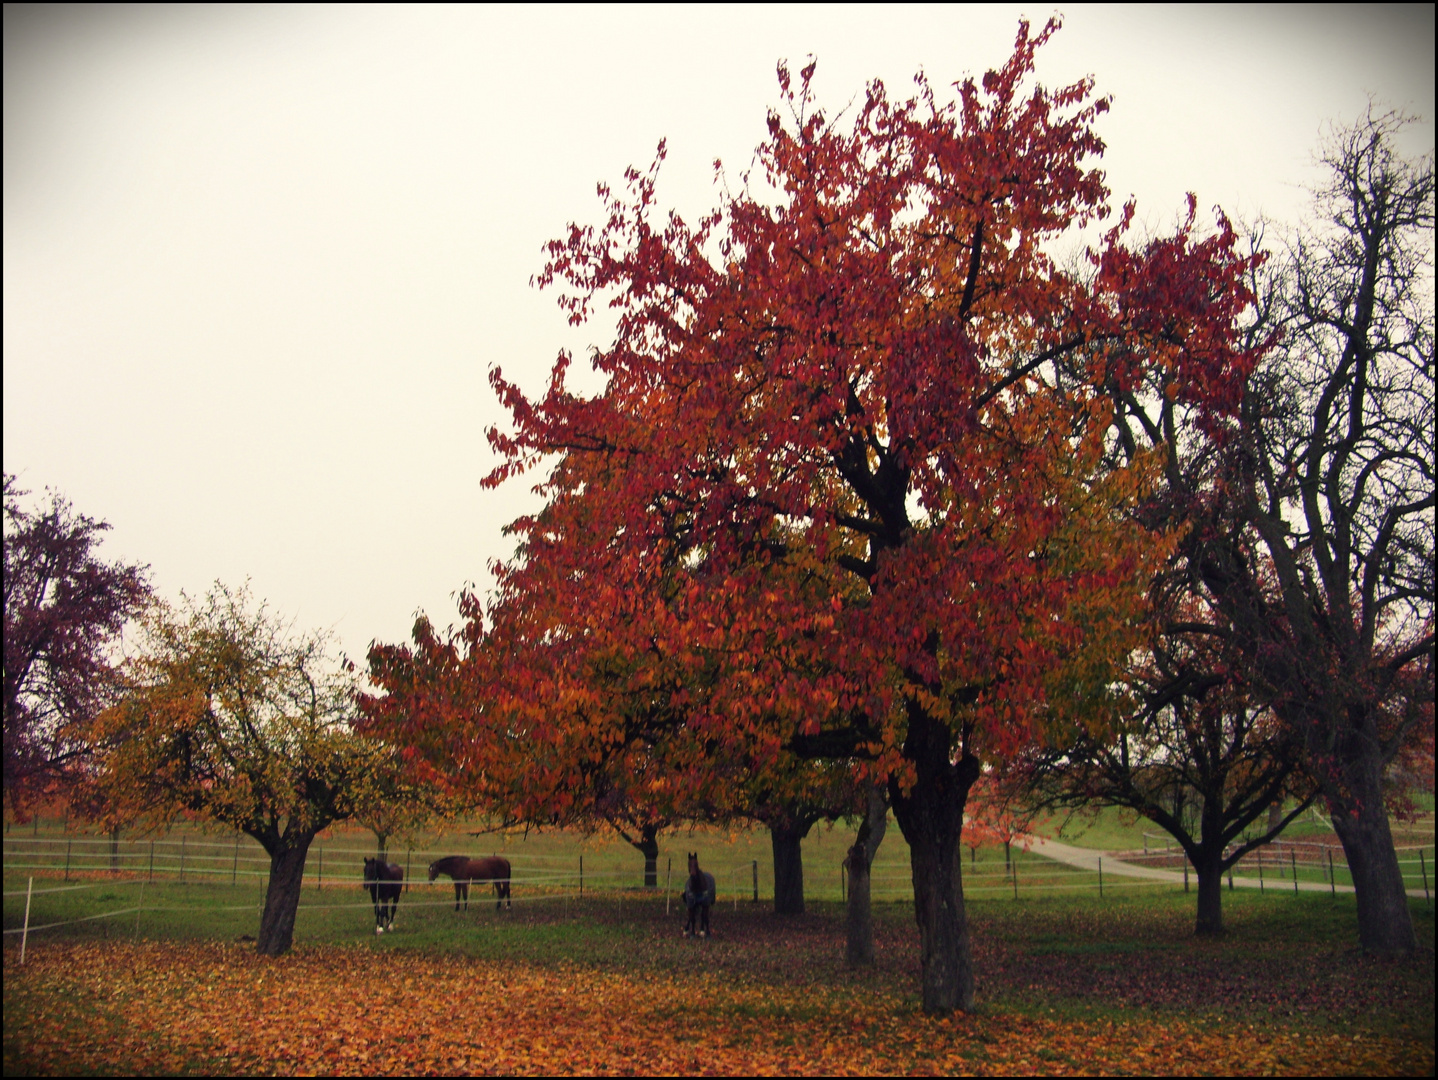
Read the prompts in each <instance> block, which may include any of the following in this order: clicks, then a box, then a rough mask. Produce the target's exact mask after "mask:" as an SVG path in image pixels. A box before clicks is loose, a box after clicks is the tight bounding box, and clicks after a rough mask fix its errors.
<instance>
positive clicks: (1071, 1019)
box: [4, 830, 1434, 1075]
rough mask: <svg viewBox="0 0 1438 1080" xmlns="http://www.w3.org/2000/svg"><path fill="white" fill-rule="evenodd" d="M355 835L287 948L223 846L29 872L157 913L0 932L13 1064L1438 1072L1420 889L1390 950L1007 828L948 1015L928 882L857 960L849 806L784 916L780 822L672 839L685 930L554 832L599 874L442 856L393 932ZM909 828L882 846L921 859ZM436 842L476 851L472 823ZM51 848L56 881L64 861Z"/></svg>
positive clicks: (1310, 909) (181, 1069)
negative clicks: (489, 884)
mask: <svg viewBox="0 0 1438 1080" xmlns="http://www.w3.org/2000/svg"><path fill="white" fill-rule="evenodd" d="M347 839H353V838H346V837H344V836H331V837H329V838H328V839H327V841H326V842H327V844H328V845H329V846H330V847H329V850H330V852H331V853H330V854H328V855H327V859H328V860H329V862H330V863H332V864H333V866H334V869H335V870H336V872H337V873H336V879H335V880H333V881H331V879H330V877H329V870H328V869H327V870H326V877H325V880H324V882H323V883H322V884H323V887H322V888H319V887H315V888H313V890H312V891H310V890H309V889H307V891H306V894H305V900H304V903H303V906H302V908H301V912H300V917H299V921H298V924H297V928H296V948H295V949H294V951H293V952H292V953H291V954H290V955H288V956H286V957H282V958H279V959H276V960H268V959H263V958H260V957H257V956H256V955H255V954H254V951H253V945H252V944H251V943H249V942H247V941H245V940H243V939H244V938H245V936H246V935H253V934H254V933H255V931H256V929H257V926H258V907H259V901H260V889H261V879H257V878H254V879H249V880H246V879H244V878H243V877H241V876H240V874H239V870H240V866H238V865H236V864H234V854H233V852H231V854H230V858H231V860H232V864H231V870H232V874H233V876H234V878H235V882H234V884H231V882H230V875H226V874H225V873H223V872H221V871H222V870H223V867H220V866H218V865H217V866H216V867H215V868H214V870H215V872H214V873H211V874H209V875H202V874H198V873H195V872H194V870H195V868H194V867H192V868H191V871H189V872H187V873H188V874H190V875H192V876H187V880H186V882H185V883H184V884H181V883H180V882H179V880H178V877H177V875H171V874H166V873H157V874H156V878H155V880H153V881H150V880H146V881H145V883H144V884H143V886H142V885H140V884H139V883H138V882H136V883H134V884H121V883H120V882H119V881H117V880H115V879H114V878H113V877H112V875H110V873H109V872H108V870H105V869H101V870H93V869H90V870H84V869H79V868H77V867H76V866H75V862H76V860H75V859H74V850H73V848H72V852H71V855H72V859H71V862H72V870H71V881H70V882H69V883H68V884H69V885H72V886H77V885H78V886H86V887H84V888H73V889H70V890H69V891H64V892H46V893H41V894H37V895H35V896H33V897H32V911H31V922H32V925H33V924H42V923H44V922H45V921H55V922H65V921H69V920H73V919H78V918H82V917H84V916H86V915H88V914H95V913H99V912H103V911H106V910H123V909H126V908H129V907H133V906H136V905H137V901H138V900H139V897H138V895H137V892H138V890H139V889H141V888H143V889H144V890H145V897H144V900H143V909H144V910H143V911H141V912H140V913H139V918H138V920H137V919H136V916H135V914H134V913H129V914H125V915H120V916H117V917H114V918H106V919H93V920H90V921H85V922H70V924H69V925H67V926H63V927H59V928H56V929H53V930H49V931H41V932H38V933H37V934H35V935H34V936H32V937H31V938H30V939H29V943H28V946H27V953H28V955H27V958H26V963H25V965H24V967H23V968H22V967H21V966H20V965H19V962H18V959H19V957H18V952H19V950H18V947H17V946H18V942H17V941H16V940H15V935H9V934H7V935H6V939H5V960H4V963H5V984H4V1033H5V1034H4V1070H5V1073H6V1074H7V1075H13V1074H22V1073H24V1074H33V1073H39V1074H88V1073H92V1072H93V1073H99V1074H112V1075H113V1074H135V1073H139V1074H159V1073H179V1074H216V1073H232V1072H234V1073H243V1074H271V1073H296V1072H297V1073H304V1072H357V1071H369V1072H418V1073H430V1074H452V1073H456V1072H484V1073H488V1072H511V1073H547V1072H562V1073H573V1072H604V1073H619V1074H624V1073H634V1072H661V1071H662V1072H684V1073H699V1072H716V1073H745V1074H747V1073H751V1072H753V1073H761V1074H762V1073H820V1072H840V1073H909V1072H924V1073H973V1074H993V1075H1000V1074H1003V1075H1012V1074H1052V1073H1115V1072H1140V1073H1173V1072H1183V1073H1190V1074H1225V1073H1227V1074H1233V1073H1260V1074H1261V1073H1275V1074H1291V1075H1307V1074H1311V1073H1321V1074H1369V1075H1373V1074H1390V1073H1400V1074H1431V1073H1432V1072H1433V1069H1434V1019H1433V1015H1434V1010H1433V990H1434V967H1433V915H1432V913H1431V910H1430V909H1429V908H1428V907H1427V906H1426V905H1425V904H1424V902H1423V901H1422V900H1421V899H1419V900H1416V901H1414V903H1413V912H1414V918H1415V922H1416V924H1417V928H1418V933H1419V935H1420V940H1421V942H1422V944H1423V947H1424V951H1423V952H1422V955H1421V957H1420V959H1419V960H1417V961H1413V962H1405V963H1387V962H1382V961H1376V960H1370V959H1368V958H1365V957H1363V956H1362V955H1361V954H1359V953H1358V952H1357V950H1356V948H1355V947H1354V943H1355V939H1356V932H1355V915H1354V907H1353V899H1352V897H1351V896H1344V895H1342V894H1340V895H1339V896H1337V897H1332V896H1329V895H1326V894H1323V893H1303V894H1301V895H1297V896H1295V895H1294V894H1293V893H1291V892H1284V891H1279V890H1270V891H1268V892H1265V893H1262V894H1260V893H1257V892H1254V891H1244V890H1238V891H1235V892H1232V893H1229V892H1225V896H1224V906H1225V919H1226V922H1227V926H1228V932H1227V933H1226V934H1225V935H1224V936H1223V937H1221V938H1219V939H1216V940H1203V941H1200V940H1196V939H1195V938H1193V936H1192V924H1193V917H1194V900H1195V897H1194V896H1193V895H1191V894H1190V895H1188V896H1185V894H1184V893H1183V892H1182V889H1181V887H1180V888H1177V889H1175V888H1171V887H1157V888H1155V887H1143V888H1138V887H1135V888H1126V889H1125V888H1117V887H1114V888H1110V887H1109V884H1110V883H1108V882H1106V888H1105V894H1104V896H1103V897H1102V898H1100V897H1099V895H1098V893H1097V890H1096V889H1094V888H1088V887H1087V886H1086V885H1084V886H1083V887H1080V888H1072V889H1066V890H1060V889H1059V888H1058V887H1057V884H1055V883H1062V882H1065V881H1071V880H1075V879H1072V878H1068V877H1065V876H1064V875H1066V874H1072V873H1073V872H1071V871H1068V870H1067V869H1066V868H1062V867H1057V866H1055V865H1050V866H1048V867H1045V866H1044V865H1043V864H1044V863H1045V860H1042V859H1039V858H1038V857H1037V856H1035V855H1032V854H1023V855H1019V856H1016V859H1017V862H1018V866H1019V871H1018V899H1014V897H1013V891H1012V879H1011V878H1007V877H1003V876H1002V875H1003V851H1002V849H1001V848H1000V849H997V850H993V849H980V850H979V851H978V852H977V853H976V855H975V856H974V861H973V862H972V863H971V862H970V861H969V858H970V853H968V852H966V859H965V870H966V872H970V871H971V872H972V873H971V876H970V877H968V878H966V880H971V881H972V882H973V885H974V889H973V891H972V901H971V904H970V908H969V910H970V915H971V920H972V926H973V934H974V957H975V964H976V971H977V979H978V986H979V1007H978V1009H977V1010H976V1012H975V1013H973V1014H971V1015H968V1016H960V1017H953V1018H948V1019H943V1020H935V1019H931V1018H928V1017H925V1016H923V1015H922V1014H921V1013H920V1012H919V1011H918V996H917V991H918V971H919V959H918V947H917V934H916V931H915V929H914V924H913V915H912V908H911V907H910V906H909V904H907V903H905V902H903V901H902V900H893V901H881V902H879V903H877V904H876V946H877V953H878V963H877V965H876V966H875V968H874V969H872V970H868V971H860V972H853V971H849V970H847V969H846V968H845V967H844V964H843V959H842V958H843V935H844V929H843V910H842V906H841V904H840V903H839V900H838V895H837V894H838V884H839V883H838V880H837V874H836V873H833V874H831V873H829V871H828V868H827V865H826V863H827V860H826V859H821V858H818V857H816V855H817V853H818V852H820V851H822V852H823V853H824V854H825V855H827V854H828V853H829V851H830V849H831V848H832V850H833V853H834V854H835V855H837V854H838V853H840V852H841V851H842V844H843V842H844V839H845V837H844V835H843V833H842V832H841V831H839V830H835V832H834V833H832V834H829V835H827V836H825V837H823V838H821V839H818V841H817V843H815V845H814V847H813V848H812V849H811V847H810V846H809V845H806V849H805V866H806V879H807V880H806V884H807V885H808V886H809V888H808V894H809V897H810V898H811V899H810V905H809V906H810V910H809V912H808V913H807V914H805V915H804V916H800V917H790V918H778V917H776V916H774V915H773V914H772V913H771V912H770V911H769V905H768V904H767V903H766V901H767V900H768V899H769V895H770V894H769V892H768V891H767V890H766V889H765V888H764V884H765V881H766V878H765V877H764V876H761V879H760V885H761V889H760V894H761V900H760V902H759V903H757V904H756V903H755V902H754V901H753V899H752V891H753V889H752V866H753V863H755V862H758V864H759V866H760V868H761V871H767V869H768V867H767V865H766V864H767V861H768V859H767V856H768V851H767V848H768V844H767V838H766V836H765V835H764V834H762V833H758V834H747V835H746V834H736V835H732V836H731V835H727V834H725V835H721V834H702V833H697V832H696V833H695V834H688V833H681V834H678V835H676V837H675V838H674V839H675V843H674V844H673V845H672V847H673V849H674V854H675V855H677V856H682V854H683V852H684V850H685V849H686V848H687V849H688V850H694V849H695V848H696V847H698V848H699V849H700V851H701V857H702V858H704V859H705V860H706V862H707V863H709V864H712V865H714V866H715V867H716V868H717V869H718V870H719V871H720V872H721V873H722V876H721V902H720V904H719V907H718V908H717V910H716V911H715V913H714V929H715V935H714V937H713V938H712V939H710V940H708V941H693V940H685V939H683V938H681V937H680V934H679V928H680V925H681V923H682V915H681V914H680V912H679V910H677V908H678V905H677V903H675V904H673V905H672V906H671V910H670V912H669V913H668V914H667V915H666V913H665V909H664V891H663V889H662V887H661V889H660V890H659V891H658V893H654V892H647V891H646V890H643V889H641V888H637V887H633V886H636V885H637V884H638V870H639V859H638V856H637V855H636V854H634V853H633V851H632V849H628V848H625V847H623V846H622V844H621V845H606V844H603V843H600V842H597V841H595V840H593V839H591V840H589V841H588V842H581V840H580V839H579V838H575V837H565V836H563V835H548V836H540V835H535V834H531V836H530V838H529V839H528V840H517V841H516V840H515V839H514V838H508V839H507V840H506V842H505V843H503V844H498V845H497V846H498V847H499V849H500V850H504V851H515V852H517V853H522V854H528V855H529V856H531V859H530V860H529V865H531V866H535V867H538V866H543V865H546V863H545V860H553V861H554V862H555V863H556V864H557V863H567V862H569V861H571V859H572V861H574V863H575V867H574V869H575V871H576V872H577V852H578V849H580V848H582V849H583V853H584V855H585V869H586V875H587V881H586V887H585V895H584V897H583V898H582V899H580V898H579V896H578V891H577V889H576V888H574V887H573V886H574V885H575V884H576V882H574V881H558V880H554V879H552V880H551V882H550V883H549V884H547V885H546V884H545V883H543V882H542V881H540V880H539V877H538V876H537V875H536V876H535V877H534V878H532V879H531V882H530V883H529V884H528V885H517V886H516V891H515V896H516V903H515V907H514V910H513V911H511V912H504V913H496V912H495V911H494V910H493V901H492V897H491V898H489V900H488V902H486V900H485V898H484V897H483V896H482V895H480V894H478V893H477V894H475V895H472V897H471V905H470V910H469V911H468V912H467V913H464V912H461V913H458V914H456V913H455V912H454V911H453V910H451V909H452V903H453V900H452V893H450V892H449V887H448V883H447V882H443V881H442V882H441V883H440V887H439V888H437V889H433V890H432V889H431V888H429V887H427V886H423V887H417V888H414V889H412V890H411V891H410V892H409V893H408V894H406V896H405V897H404V898H403V899H402V900H401V903H400V909H399V917H398V920H397V924H396V925H397V931H396V932H395V933H393V934H387V935H384V936H383V937H378V938H377V937H376V936H375V935H374V932H373V917H372V915H371V914H370V911H369V907H368V898H367V897H366V896H364V894H363V893H362V891H361V890H360V888H359V885H358V872H357V870H355V871H353V872H348V871H347V872H346V873H345V874H344V875H342V876H341V875H340V874H338V871H339V870H340V869H341V868H342V867H347V866H348V863H349V862H350V861H354V862H357V855H355V857H354V858H352V857H351V852H350V851H349V850H348V849H349V846H350V845H349V844H347V843H346V840H347ZM897 839H899V841H900V842H898V843H893V844H890V841H889V840H887V839H886V841H885V849H887V854H888V857H889V859H890V860H892V861H894V862H897V863H899V864H900V865H902V863H901V862H900V860H902V859H903V857H904V856H905V855H906V854H907V852H906V850H905V849H904V847H903V844H902V842H901V838H897ZM200 842H201V841H199V840H198V839H196V840H193V841H191V843H194V844H198V843H200ZM440 845H441V846H440V848H439V850H446V849H448V848H453V849H455V850H466V846H465V845H463V844H460V843H459V841H457V840H456V839H455V838H454V837H453V836H451V837H449V838H445V839H443V840H440ZM456 845H458V846H456ZM474 845H481V846H486V847H487V846H488V845H483V844H482V841H481V840H479V839H478V838H476V839H474V840H473V841H472V842H471V844H470V845H469V846H470V847H471V848H472V850H473V853H474V854H483V853H487V850H485V851H481V850H480V847H479V846H474ZM819 845H822V847H820V846H819ZM14 850H15V848H13V847H12V846H11V845H10V844H8V843H7V860H6V861H7V868H6V874H5V891H6V893H7V898H6V901H5V926H6V929H10V928H12V927H14V926H16V925H18V924H17V922H16V918H17V916H18V914H19V913H18V912H17V898H16V897H15V896H14V895H13V894H14V893H15V892H16V891H19V892H20V893H21V894H22V895H21V896H20V897H19V901H20V903H21V904H23V890H24V887H25V878H26V877H28V876H31V875H32V874H33V873H34V870H33V869H26V870H12V869H11V868H10V865H9V864H10V863H11V861H12V859H11V855H10V854H9V852H12V851H14ZM360 850H362V849H361V848H358V847H356V848H355V849H354V851H355V852H358V851H360ZM881 850H884V849H881ZM342 851H344V854H341V852H342ZM811 852H812V853H811ZM611 858H612V860H613V863H612V873H614V874H615V875H617V876H616V877H613V878H610V877H608V876H606V875H607V874H609V873H610V872H611V862H610V860H611ZM666 858H667V856H666V855H664V854H661V858H660V864H659V865H660V876H661V886H662V882H663V875H664V871H665V868H666ZM14 861H16V862H19V861H20V859H18V858H16V859H15V860H14ZM412 861H413V862H414V863H415V864H416V865H419V864H420V858H419V853H416V854H415V855H414V856H412ZM514 861H515V865H516V876H517V877H521V878H522V877H523V875H522V873H521V868H522V866H523V865H524V860H520V859H519V858H517V857H516V858H515V860H514ZM834 861H835V862H837V859H835V860H834ZM675 862H676V864H677V863H678V862H679V858H676V859H675ZM746 862H747V863H748V864H749V869H750V873H749V875H748V876H749V880H748V881H744V880H743V877H744V875H743V874H742V873H741V871H742V870H743V869H745V864H746ZM882 865H883V864H882V862H881V866H882ZM986 873H992V874H995V875H998V876H997V877H996V879H988V878H985V877H984V876H983V875H984V874H986ZM44 874H45V876H44V877H37V878H36V885H35V887H36V888H37V889H39V888H41V887H42V886H43V887H47V888H54V887H57V886H60V887H63V886H64V885H66V884H67V883H66V882H65V881H64V879H63V872H56V870H54V869H52V870H48V871H44ZM725 876H727V878H728V879H729V880H730V882H731V887H730V888H729V889H728V890H727V891H725V889H724V886H723V881H724V878H725ZM411 877H412V878H414V877H419V878H422V877H423V875H422V874H421V873H418V871H414V872H412V874H411ZM826 878H830V879H832V880H831V881H826ZM735 879H737V880H738V884H740V885H746V886H748V888H747V889H745V888H739V887H735V885H734V882H735ZM197 882H198V883H197ZM995 882H997V884H995ZM1045 883H1048V885H1049V886H1050V887H1048V888H1045ZM314 884H315V885H316V886H318V885H320V884H321V883H320V882H319V881H318V880H316V881H315V883H314ZM1113 884H1114V885H1117V883H1113ZM90 886H94V887H90ZM620 886H628V887H620ZM999 886H1002V887H999ZM678 888H679V886H678V883H677V882H672V883H671V890H670V891H671V895H672V894H673V893H677V891H678ZM831 893H832V894H833V895H830V894H831ZM816 897H817V899H815V898H816ZM736 900H737V903H736V902H735V901H736Z"/></svg>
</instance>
